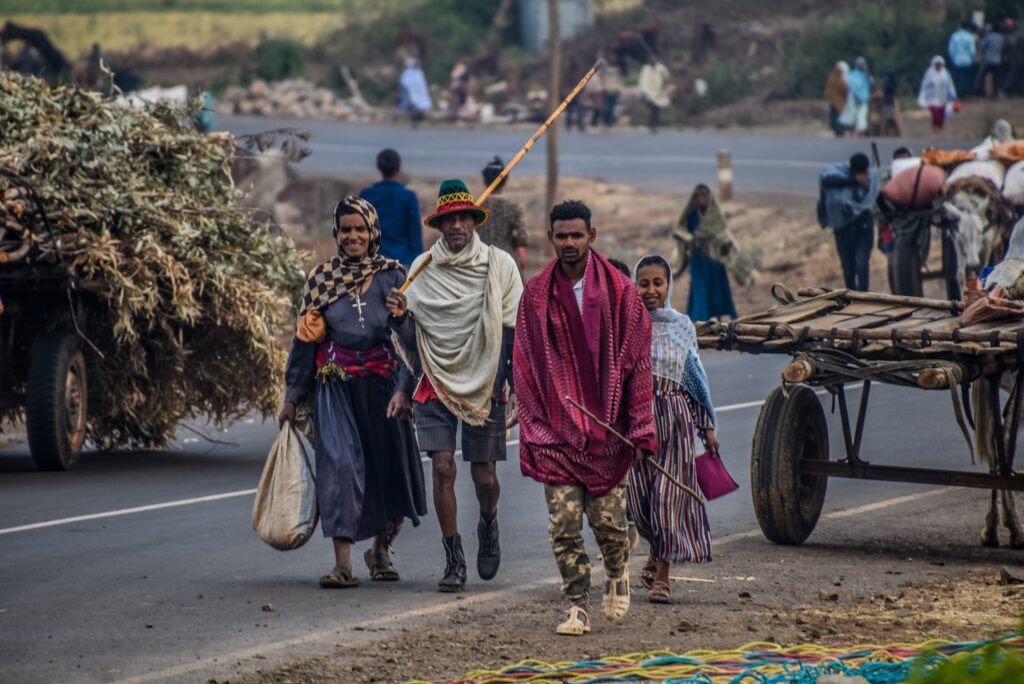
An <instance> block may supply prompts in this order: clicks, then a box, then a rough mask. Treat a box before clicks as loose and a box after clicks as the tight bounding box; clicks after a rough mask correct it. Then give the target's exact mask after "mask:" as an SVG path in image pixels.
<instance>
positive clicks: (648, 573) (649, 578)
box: [640, 556, 658, 589]
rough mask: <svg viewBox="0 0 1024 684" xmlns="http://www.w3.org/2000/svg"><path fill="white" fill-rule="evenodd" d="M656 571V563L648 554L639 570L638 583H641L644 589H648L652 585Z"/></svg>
mask: <svg viewBox="0 0 1024 684" xmlns="http://www.w3.org/2000/svg"><path fill="white" fill-rule="evenodd" d="M657 573H658V564H657V563H656V562H655V561H654V559H653V558H651V557H650V556H648V557H647V562H646V563H644V567H643V570H641V571H640V584H642V585H643V587H644V589H650V588H651V587H653V586H654V578H655V577H656V576H657Z"/></svg>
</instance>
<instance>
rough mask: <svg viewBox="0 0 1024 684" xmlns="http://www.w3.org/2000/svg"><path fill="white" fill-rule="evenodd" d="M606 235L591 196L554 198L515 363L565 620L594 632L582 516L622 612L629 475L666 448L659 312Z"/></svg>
mask: <svg viewBox="0 0 1024 684" xmlns="http://www.w3.org/2000/svg"><path fill="white" fill-rule="evenodd" d="M596 237H597V232H596V230H595V229H594V227H593V226H592V225H591V223H590V210H589V209H588V208H587V206H586V205H585V204H583V203H582V202H578V201H574V200H569V201H566V202H562V203H561V204H559V205H557V206H555V207H554V209H552V211H551V216H550V228H549V230H548V239H549V240H551V244H552V245H553V246H554V249H555V253H556V255H557V258H556V259H555V260H554V261H552V262H551V264H549V265H548V267H547V268H545V269H544V271H543V272H542V273H541V274H540V275H538V276H537V277H535V278H533V279H532V280H531V281H530V282H529V283H527V285H526V289H525V291H524V294H523V297H522V300H521V302H520V306H519V318H518V321H517V323H516V339H515V347H514V352H513V364H512V365H513V372H514V375H515V382H516V388H517V393H518V395H519V420H520V422H521V428H520V446H519V454H520V463H521V466H522V470H523V474H524V475H527V476H529V477H532V478H533V479H534V480H537V481H538V482H541V483H543V484H544V496H545V499H546V500H547V505H548V515H549V528H548V529H549V533H550V541H551V548H552V550H553V551H554V553H555V560H556V562H557V564H558V569H559V571H560V572H561V575H562V580H563V585H562V593H563V594H564V595H565V597H566V598H567V599H568V601H569V614H568V618H567V619H566V620H565V621H564V622H562V623H561V624H560V625H559V626H558V629H557V630H556V631H557V633H558V634H565V635H572V636H578V635H582V634H585V633H586V632H589V631H590V599H589V594H590V558H589V557H588V556H587V552H586V549H585V548H584V545H583V537H582V534H581V532H582V528H583V515H584V514H586V517H587V521H588V522H589V524H590V528H591V529H592V530H593V532H594V537H595V538H596V539H597V543H598V545H599V546H600V548H601V554H602V557H603V560H604V566H605V570H606V572H607V576H608V582H607V584H606V587H605V594H604V599H603V601H602V612H603V614H604V616H605V618H607V619H608V620H611V621H613V622H616V621H619V620H621V619H622V618H623V617H624V616H625V614H626V611H627V610H628V609H629V576H628V573H627V571H626V558H627V555H628V546H629V541H628V533H627V529H628V528H627V525H626V487H625V482H624V480H625V477H626V474H627V472H628V471H629V467H630V465H631V464H632V463H633V460H634V459H636V458H644V457H645V456H646V455H647V454H651V453H656V452H657V450H658V445H657V439H656V436H655V425H654V413H653V398H654V394H653V380H652V375H651V322H650V316H648V315H647V311H646V309H645V307H644V304H643V302H642V301H641V299H640V296H639V295H638V294H637V291H636V287H634V286H633V283H632V282H631V281H630V279H629V278H628V277H626V276H624V275H622V274H621V273H620V272H619V271H618V270H616V269H615V267H614V266H612V265H611V264H610V263H609V262H608V260H607V259H605V258H604V257H603V256H601V255H600V254H598V253H597V252H596V251H594V250H593V249H591V244H592V243H593V241H594V239H595V238H596ZM519 383H522V384H521V385H520V384H519ZM567 397H569V398H571V399H572V400H573V401H575V402H578V403H579V404H581V405H583V406H585V407H586V408H587V410H588V411H590V412H591V413H593V414H594V415H595V416H597V417H599V418H600V419H601V421H603V422H605V423H607V424H609V425H611V426H612V427H613V428H614V429H615V430H616V431H617V432H619V433H620V434H622V435H625V436H626V437H627V438H628V439H629V440H630V441H631V442H632V443H633V445H635V448H634V447H630V446H627V445H626V444H625V443H624V442H623V441H622V440H620V439H618V438H617V437H615V436H614V435H612V434H611V433H609V432H608V431H607V430H606V429H605V428H604V427H602V426H601V425H600V424H599V423H598V422H597V421H595V420H593V419H591V418H589V417H588V416H587V415H586V414H585V413H584V412H583V411H581V410H580V409H579V408H577V407H576V406H574V405H573V404H572V403H571V402H569V401H567V399H566V398H567Z"/></svg>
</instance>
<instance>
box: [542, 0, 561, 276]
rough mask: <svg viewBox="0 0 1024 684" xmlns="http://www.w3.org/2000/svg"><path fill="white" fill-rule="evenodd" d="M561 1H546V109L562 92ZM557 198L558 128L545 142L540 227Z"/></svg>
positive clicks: (552, 105)
mask: <svg viewBox="0 0 1024 684" xmlns="http://www.w3.org/2000/svg"><path fill="white" fill-rule="evenodd" d="M560 3H561V0H548V55H549V60H550V67H551V72H550V74H549V76H548V107H549V108H552V109H553V108H554V106H555V103H557V102H558V96H559V94H560V93H561V92H562V29H561V17H560V16H559V11H560V9H561V8H560V7H559V4H560ZM556 197H558V128H557V127H556V128H555V129H554V130H552V131H551V135H550V136H548V140H547V178H546V179H545V184H544V206H543V207H542V209H543V211H542V212H541V214H542V216H541V220H540V225H542V226H546V225H547V223H548V220H547V218H548V212H550V211H551V207H553V206H554V205H555V198H556ZM547 253H548V255H549V256H550V255H552V254H553V253H554V252H553V247H552V246H551V244H550V242H548V244H547Z"/></svg>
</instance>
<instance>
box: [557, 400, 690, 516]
mask: <svg viewBox="0 0 1024 684" xmlns="http://www.w3.org/2000/svg"><path fill="white" fill-rule="evenodd" d="M565 400H566V401H567V402H569V403H570V404H572V405H573V406H575V407H576V408H578V409H579V410H580V411H583V413H585V414H586V415H587V416H589V417H590V419H591V420H593V421H594V422H595V423H597V424H598V425H600V426H601V427H603V428H604V429H605V430H607V431H608V432H610V433H612V434H613V435H615V436H616V437H618V438H619V439H621V440H622V442H623V443H624V444H625V445H626V446H628V447H629V448H631V449H633V450H634V451H635V450H636V444H634V443H633V441H632V440H631V439H629V438H628V437H626V436H625V435H623V434H622V433H620V432H619V431H617V430H616V429H615V428H613V427H612V426H611V425H609V424H608V423H606V422H604V421H603V420H601V419H600V418H598V417H597V416H595V415H594V414H593V413H591V412H590V411H589V410H587V407H586V406H583V405H582V404H580V403H579V402H578V401H576V400H575V399H573V398H572V397H570V396H568V395H566V397H565ZM647 462H648V463H650V464H651V465H652V466H653V467H654V469H655V470H658V471H659V472H661V474H662V475H664V476H665V478H666V479H667V480H668V481H669V482H671V483H672V484H674V485H675V486H676V487H679V488H680V489H682V490H683V491H684V492H686V493H687V494H689V495H690V496H692V497H693V498H694V499H696V500H697V502H698V503H700V504H703V503H704V499H702V498H701V496H700V494H698V493H697V492H695V491H693V490H692V489H690V488H689V487H687V486H686V485H684V484H683V483H682V482H680V481H679V480H677V479H676V478H675V477H673V476H672V474H671V473H670V472H668V471H667V470H665V469H664V468H663V467H662V466H661V464H660V463H658V462H657V461H655V460H654V459H653V458H648V459H647Z"/></svg>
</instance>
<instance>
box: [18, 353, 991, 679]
mask: <svg viewBox="0 0 1024 684" xmlns="http://www.w3.org/2000/svg"><path fill="white" fill-rule="evenodd" d="M782 363H783V359H782V358H779V357H752V356H740V355H736V354H711V355H708V356H707V357H706V364H707V367H708V372H709V375H710V378H711V383H712V388H713V391H714V394H715V399H716V404H717V405H718V406H719V407H720V408H721V415H720V418H721V435H722V443H723V453H724V454H725V458H726V462H727V464H728V466H729V468H730V470H731V471H732V472H733V474H734V475H735V476H736V478H737V480H738V481H739V482H740V483H741V486H742V490H741V491H740V492H738V493H736V494H733V495H730V496H728V497H726V498H724V499H721V500H719V501H716V502H714V503H712V504H711V505H710V507H709V511H710V517H711V521H712V525H713V530H714V533H715V535H716V537H717V538H719V539H722V538H723V537H725V536H727V535H736V534H739V536H740V537H743V538H744V539H743V543H754V544H763V543H764V542H763V540H762V539H761V537H760V535H759V534H757V533H756V529H757V527H756V522H755V520H754V515H753V511H752V509H751V504H750V494H749V490H748V486H747V482H748V479H747V478H748V475H747V472H748V471H747V468H748V462H749V457H748V454H749V448H750V439H751V435H752V431H753V428H754V421H755V419H756V416H757V410H758V404H759V402H760V401H761V400H763V399H764V397H766V396H767V394H768V392H769V391H770V390H771V389H772V387H774V386H775V384H776V382H777V378H778V373H779V371H780V369H781V365H782ZM854 396H856V395H854ZM868 425H869V432H868V434H867V436H866V440H865V453H866V454H867V455H868V457H869V458H872V457H875V458H877V457H878V456H879V455H880V454H886V455H890V460H892V461H895V462H899V463H903V464H908V465H931V466H950V467H963V468H969V467H970V466H969V465H968V463H969V461H968V457H967V454H966V452H965V448H964V446H963V444H962V441H961V438H960V437H959V433H958V431H957V428H956V427H955V424H954V422H953V421H952V419H951V413H950V407H949V397H948V395H946V394H944V393H941V392H937V393H924V392H921V391H908V390H900V389H894V388H885V387H883V388H879V389H877V390H875V393H874V394H873V400H872V404H871V407H870V415H869V422H868ZM831 430H832V449H833V452H834V453H838V450H839V448H840V447H839V441H840V439H841V438H838V435H839V429H838V426H837V424H836V421H835V419H832V427H831ZM274 434H275V428H274V426H273V425H272V424H271V423H261V422H259V421H247V422H243V423H240V424H237V425H235V426H233V427H232V428H231V429H230V430H229V431H228V432H227V433H226V434H223V435H218V438H220V439H224V440H228V441H232V442H234V443H236V444H237V445H238V446H232V447H227V446H213V445H210V444H208V443H205V442H203V441H197V439H196V438H195V436H194V435H193V434H192V433H190V432H186V431H182V432H181V433H180V435H179V439H178V441H177V442H176V443H175V445H174V446H173V447H172V448H171V449H168V450H167V451H164V452H154V453H102V454H100V453H87V454H85V455H84V456H83V458H82V462H81V464H80V465H79V467H78V468H77V469H76V470H74V471H73V472H70V473H38V472H35V471H34V470H33V468H32V466H31V462H30V461H29V460H28V456H27V453H26V451H25V449H24V447H17V446H15V447H11V448H8V449H6V450H4V451H2V452H0V578H2V581H0V662H2V663H3V667H0V681H4V682H19V683H28V682H52V681H121V680H129V681H165V680H173V681H205V680H206V679H207V677H209V676H211V675H214V674H217V673H223V672H225V671H227V672H230V668H231V667H232V665H233V663H235V662H237V661H238V660H239V659H240V658H241V657H242V655H244V654H245V653H247V652H248V655H250V656H251V655H253V654H254V653H261V652H262V653H266V654H267V655H268V656H270V657H274V656H277V657H280V656H281V655H294V654H295V653H296V652H297V649H299V648H300V647H303V646H309V647H315V646H316V645H318V644H319V645H320V646H322V647H326V648H329V647H330V646H331V645H333V644H334V643H345V642H347V640H350V639H351V638H355V637H358V636H359V634H357V633H355V632H351V631H349V632H348V633H347V635H346V633H344V632H337V630H339V629H344V628H345V627H346V626H348V625H351V624H352V623H353V622H358V621H364V620H368V619H374V618H387V617H388V616H395V615H402V616H409V615H410V612H409V611H413V613H411V614H416V613H420V614H422V613H423V612H427V613H429V612H431V611H437V610H445V609H447V608H451V607H453V606H455V605H458V603H457V602H456V601H455V599H453V598H451V597H450V596H443V595H440V594H437V593H436V592H435V591H434V587H435V582H436V581H437V579H438V573H439V570H440V566H441V565H442V562H443V558H442V553H441V549H440V540H439V531H438V527H437V524H436V521H435V519H434V517H433V515H432V514H431V515H428V516H427V518H426V520H425V521H424V524H423V525H422V526H421V527H420V528H417V529H412V528H408V529H407V530H406V531H405V532H403V534H402V536H401V537H399V539H398V543H397V557H396V565H397V567H398V568H399V570H400V571H401V572H402V577H403V581H402V582H401V583H399V584H396V585H379V584H377V585H373V584H371V583H369V582H365V580H364V585H363V586H362V587H360V588H359V589H358V590H355V591H346V592H326V591H322V590H320V589H319V588H317V586H316V578H317V577H318V576H319V575H320V574H321V573H322V572H324V571H326V570H327V569H329V567H330V565H331V562H330V551H329V545H328V543H327V542H326V541H325V540H323V539H321V538H320V536H319V533H318V535H317V536H316V537H315V538H314V539H313V540H312V541H311V542H310V543H309V544H307V545H306V546H305V547H303V548H302V549H300V550H297V551H293V552H289V553H280V552H277V551H274V550H272V549H270V548H269V547H267V546H265V545H263V543H262V542H260V540H259V539H258V538H257V537H256V535H255V533H253V531H252V530H251V529H250V511H251V505H252V496H251V494H250V493H249V492H250V490H251V489H252V488H253V487H255V485H256V481H257V479H258V477H259V473H260V470H261V466H262V461H263V458H264V455H265V454H266V452H267V450H268V447H269V445H270V443H271V441H272V439H273V437H274ZM837 438H838V439H837ZM516 454H517V451H516V449H515V448H514V446H512V447H510V449H509V460H508V461H507V462H506V463H504V464H502V465H501V467H500V468H499V474H500V477H501V480H502V487H503V490H502V499H501V506H500V509H499V510H500V521H501V524H502V540H503V547H504V554H505V556H504V564H503V566H502V571H501V573H500V574H499V576H498V578H497V579H496V580H495V581H493V582H490V583H486V584H485V583H483V582H481V581H479V580H478V579H476V578H475V577H473V576H472V575H471V581H470V585H469V589H468V592H467V594H466V595H465V597H466V598H467V599H469V600H474V598H473V597H480V596H481V595H482V594H485V593H486V592H491V591H495V590H498V591H502V590H509V591H513V592H514V591H516V588H517V587H520V586H521V585H523V584H526V583H529V582H535V581H537V580H538V579H545V578H550V577H553V576H554V575H555V567H554V562H553V559H552V557H551V553H550V550H549V548H548V546H547V539H546V520H545V517H546V516H545V508H544V503H543V497H542V490H541V487H540V485H538V484H536V483H534V482H532V481H530V480H526V479H524V478H523V477H522V476H521V475H520V474H519V469H518V465H517V459H516ZM424 467H425V468H426V471H427V477H428V478H429V465H425V466H424ZM468 475H469V473H468V468H464V469H462V471H461V472H460V474H459V484H458V490H459V498H460V501H461V502H463V506H462V508H461V509H460V521H461V524H462V529H463V531H464V533H465V535H466V546H467V552H468V554H469V555H470V557H471V558H472V557H473V555H474V554H475V551H476V541H475V532H474V530H475V528H474V527H473V526H474V524H475V521H476V514H477V511H476V508H475V502H474V501H473V497H472V484H471V482H470V480H469V478H468ZM428 481H429V479H428ZM929 489H934V488H927V487H918V486H910V485H900V484H883V483H871V482H857V481H839V480H833V481H832V482H831V483H830V486H829V495H828V499H827V501H826V512H828V511H836V510H839V509H849V508H850V507H858V506H863V505H865V504H871V503H873V502H884V501H890V500H891V499H892V498H893V497H901V496H905V495H908V494H914V493H919V492H926V491H928V490H929ZM982 496H984V495H983V494H982V493H981V492H977V491H968V490H960V491H957V492H954V493H952V494H949V495H948V496H945V495H944V499H943V500H944V502H951V501H955V502H966V501H976V500H978V499H979V498H980V497H982ZM933 500H934V499H933ZM174 502H179V503H181V502H184V503H182V504H181V505H173V506H168V507H161V506H162V505H164V504H169V503H172V504H173V503H174ZM870 508H871V509H873V508H874V507H870ZM936 508H939V509H940V510H943V509H941V507H936ZM111 512H114V513H115V514H114V515H106V514H108V513H111ZM886 513H887V512H886V511H884V510H882V511H877V512H874V511H865V512H864V513H863V516H864V521H865V524H867V525H875V526H878V527H879V528H880V531H881V529H882V527H883V526H884V525H885V524H886V521H887V520H889V518H886ZM96 514H100V516H99V517H95V518H91V519H90V518H89V517H88V516H93V515H96ZM951 514H952V513H951ZM79 516H86V517H85V519H79V520H74V518H76V517H79ZM68 518H72V520H71V521H64V522H62V520H65V519H68ZM979 525H980V520H979ZM744 533H747V534H744ZM880 533H881V532H880ZM828 534H829V529H828V523H827V521H824V522H822V523H820V524H819V527H818V530H817V531H816V533H815V536H812V538H811V542H812V543H813V541H814V539H815V537H817V538H818V539H820V540H825V539H828ZM957 541H958V542H959V543H966V544H970V543H972V541H973V540H957ZM364 547H365V544H360V545H359V547H358V553H357V554H355V556H356V558H360V556H361V553H362V549H363V548H364ZM778 552H779V553H785V550H784V549H781V548H780V549H779V551H778ZM357 570H358V571H359V572H360V574H363V575H365V570H364V569H363V568H362V567H361V563H358V564H357ZM714 570H715V571H716V572H728V568H725V567H722V568H714ZM530 591H546V592H548V594H550V596H548V595H547V594H545V596H547V597H548V598H549V599H550V600H553V599H554V594H553V591H554V589H553V586H547V587H546V588H544V589H530ZM500 596H501V594H499V595H498V596H497V597H496V599H500ZM483 598H487V597H486V596H484V597H483ZM464 600H465V599H464ZM265 603H273V605H274V607H275V608H276V610H275V612H272V613H271V612H263V611H262V610H261V606H262V605H263V604H265ZM409 624H412V623H411V622H410V621H409V618H408V617H406V618H404V621H403V622H401V623H399V626H407V625H409ZM324 634H328V636H327V637H324V636H323V635H324ZM325 638H326V641H324V639H325ZM282 642H284V643H285V644H287V648H284V649H281V648H280V646H281V643H282ZM273 644H277V645H278V648H277V650H275V649H274V648H273V647H272V645H273ZM192 668H195V669H192Z"/></svg>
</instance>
